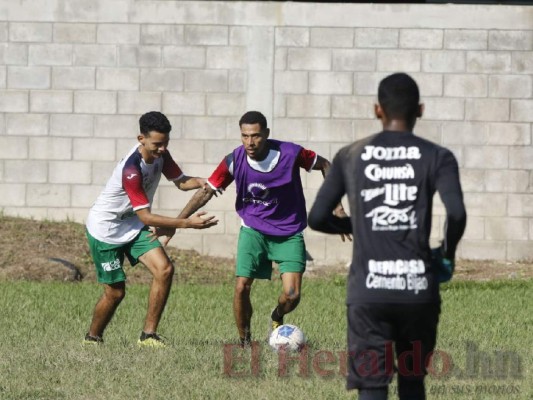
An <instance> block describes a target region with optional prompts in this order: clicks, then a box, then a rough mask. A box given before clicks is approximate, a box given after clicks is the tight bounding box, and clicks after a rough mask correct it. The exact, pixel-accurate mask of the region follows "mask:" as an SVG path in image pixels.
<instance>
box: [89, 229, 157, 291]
mask: <svg viewBox="0 0 533 400" xmlns="http://www.w3.org/2000/svg"><path fill="white" fill-rule="evenodd" d="M85 233H86V235H87V239H88V240H89V250H90V251H91V256H92V258H93V261H94V265H95V266H96V277H97V280H98V282H99V283H106V284H108V285H110V284H112V283H117V282H124V281H125V280H126V274H125V273H124V269H123V268H122V266H123V264H124V255H125V256H126V257H128V260H129V262H130V264H131V265H135V264H137V263H138V262H139V257H140V256H142V255H143V254H145V253H147V252H148V251H150V250H152V249H155V248H157V247H161V243H159V240H154V241H153V242H150V240H151V238H149V237H148V235H149V234H150V231H149V230H148V228H144V229H143V230H141V231H140V232H139V234H138V235H137V236H136V237H135V239H133V240H132V241H131V242H129V243H126V244H109V243H104V242H101V241H99V240H98V239H95V238H94V237H92V236H91V234H90V233H89V232H88V231H85Z"/></svg>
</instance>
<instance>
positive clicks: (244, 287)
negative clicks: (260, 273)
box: [235, 281, 252, 296]
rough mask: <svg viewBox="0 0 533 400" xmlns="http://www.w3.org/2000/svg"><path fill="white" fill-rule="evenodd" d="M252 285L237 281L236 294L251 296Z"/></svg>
mask: <svg viewBox="0 0 533 400" xmlns="http://www.w3.org/2000/svg"><path fill="white" fill-rule="evenodd" d="M251 290H252V284H251V283H248V282H242V281H237V283H236V284H235V294H236V295H238V296H246V295H248V296H249V295H250V291H251Z"/></svg>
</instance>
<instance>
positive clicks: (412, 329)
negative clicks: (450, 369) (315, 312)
mask: <svg viewBox="0 0 533 400" xmlns="http://www.w3.org/2000/svg"><path fill="white" fill-rule="evenodd" d="M347 314H348V377H347V382H346V388H347V389H348V390H350V389H363V388H364V389H370V388H382V387H386V386H387V385H389V384H390V382H391V380H392V376H393V374H394V372H397V373H398V375H399V378H402V379H408V380H422V381H423V380H424V377H425V375H426V374H427V369H426V368H427V366H428V365H429V362H430V358H431V355H432V353H433V350H434V348H435V343H436V339H437V324H438V322H439V314H440V304H439V303H424V304H384V303H376V304H353V305H348V309H347Z"/></svg>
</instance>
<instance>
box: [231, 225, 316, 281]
mask: <svg viewBox="0 0 533 400" xmlns="http://www.w3.org/2000/svg"><path fill="white" fill-rule="evenodd" d="M305 254H306V253H305V242H304V237H303V234H302V233H297V234H296V235H292V236H271V235H265V234H263V233H261V232H258V231H256V230H255V229H252V228H247V227H244V226H242V227H241V230H240V232H239V241H238V244H237V268H236V276H242V277H246V278H254V279H270V278H271V276H272V262H275V263H277V264H278V267H279V272H280V274H283V273H285V272H299V273H303V272H304V271H305V261H306V257H305Z"/></svg>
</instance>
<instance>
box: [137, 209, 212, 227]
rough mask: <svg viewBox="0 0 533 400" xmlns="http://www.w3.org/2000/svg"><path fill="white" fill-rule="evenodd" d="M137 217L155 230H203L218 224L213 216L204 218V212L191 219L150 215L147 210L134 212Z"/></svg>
mask: <svg viewBox="0 0 533 400" xmlns="http://www.w3.org/2000/svg"><path fill="white" fill-rule="evenodd" d="M136 214H137V216H138V217H139V219H140V220H141V221H142V223H143V224H144V225H146V226H152V227H156V228H165V229H166V228H171V229H180V228H193V229H205V228H209V227H211V226H213V225H216V224H217V223H218V220H216V219H214V218H215V217H214V216H205V212H202V213H198V214H196V215H194V216H192V217H191V218H171V217H166V216H164V215H159V214H152V213H151V212H150V209H149V208H143V209H141V210H137V211H136Z"/></svg>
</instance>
